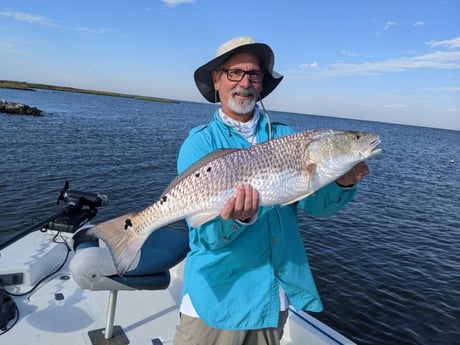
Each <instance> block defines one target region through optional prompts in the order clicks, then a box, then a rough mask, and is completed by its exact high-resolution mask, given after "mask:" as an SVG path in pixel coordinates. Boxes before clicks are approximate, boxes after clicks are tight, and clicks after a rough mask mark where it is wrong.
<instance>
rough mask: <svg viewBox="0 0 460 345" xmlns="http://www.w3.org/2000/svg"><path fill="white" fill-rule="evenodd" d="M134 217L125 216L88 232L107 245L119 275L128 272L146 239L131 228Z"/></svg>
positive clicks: (131, 214) (130, 215)
mask: <svg viewBox="0 0 460 345" xmlns="http://www.w3.org/2000/svg"><path fill="white" fill-rule="evenodd" d="M134 215H135V213H130V214H126V215H124V216H121V217H118V218H115V219H112V220H109V221H107V222H104V223H101V224H98V225H96V226H95V227H93V228H92V229H90V230H89V231H88V234H90V235H94V236H96V237H98V238H100V239H101V240H103V241H104V242H105V243H106V244H107V247H108V248H109V250H110V253H111V254H112V258H113V262H114V263H115V267H116V268H117V272H118V274H120V275H123V274H124V273H125V272H126V271H128V269H129V268H130V266H131V264H132V263H133V261H134V260H135V259H136V255H137V253H138V252H139V251H140V249H141V247H142V245H143V244H144V241H145V239H146V237H145V236H140V235H139V233H138V232H137V231H135V227H134V226H132V224H131V219H133V217H134Z"/></svg>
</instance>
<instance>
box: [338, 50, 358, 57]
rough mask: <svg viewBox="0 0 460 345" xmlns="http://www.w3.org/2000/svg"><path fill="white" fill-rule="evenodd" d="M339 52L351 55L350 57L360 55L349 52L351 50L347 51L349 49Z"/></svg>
mask: <svg viewBox="0 0 460 345" xmlns="http://www.w3.org/2000/svg"><path fill="white" fill-rule="evenodd" d="M341 53H342V54H343V55H346V56H352V57H356V56H360V54H358V53H354V52H351V51H349V50H342V51H341Z"/></svg>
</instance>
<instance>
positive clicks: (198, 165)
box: [163, 149, 241, 195]
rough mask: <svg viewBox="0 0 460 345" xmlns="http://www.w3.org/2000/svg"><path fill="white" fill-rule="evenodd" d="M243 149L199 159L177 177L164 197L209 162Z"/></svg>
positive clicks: (212, 154) (219, 151)
mask: <svg viewBox="0 0 460 345" xmlns="http://www.w3.org/2000/svg"><path fill="white" fill-rule="evenodd" d="M240 150H241V149H220V150H217V151H213V152H211V153H210V154H208V155H206V156H204V157H203V158H201V159H199V160H198V161H196V162H195V163H193V164H192V165H191V166H189V167H188V168H187V169H186V170H184V171H183V172H182V173H181V174H180V175H179V176H177V177H176V178H175V179H174V180H172V181H171V183H170V184H169V185H168V187H166V189H165V190H164V192H163V195H164V194H166V193H167V192H168V191H169V190H171V189H173V188H174V187H175V186H176V185H177V184H178V183H179V182H180V181H182V180H183V179H184V178H186V177H187V176H189V175H190V174H192V173H193V172H195V171H196V170H198V169H200V168H201V167H203V166H204V165H206V164H208V163H209V162H211V161H213V160H214V159H216V158H219V157H222V156H225V155H227V154H229V153H232V152H235V151H240Z"/></svg>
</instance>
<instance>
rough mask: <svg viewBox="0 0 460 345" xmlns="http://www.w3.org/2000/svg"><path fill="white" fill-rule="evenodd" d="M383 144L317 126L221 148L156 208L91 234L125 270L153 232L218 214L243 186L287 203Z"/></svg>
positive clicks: (264, 202) (264, 201)
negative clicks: (237, 146) (176, 222)
mask: <svg viewBox="0 0 460 345" xmlns="http://www.w3.org/2000/svg"><path fill="white" fill-rule="evenodd" d="M379 143H380V140H379V137H378V135H375V134H371V133H367V132H357V131H338V130H313V131H304V132H299V133H296V134H292V135H288V136H284V137H279V138H276V139H273V140H270V141H267V142H264V143H261V144H257V145H253V146H251V147H249V148H247V149H238V150H237V149H224V150H219V151H216V152H213V153H211V154H210V155H208V156H206V157H204V158H203V159H201V160H200V161H198V162H197V163H195V164H193V165H192V166H191V167H190V168H189V169H187V170H186V171H184V172H183V173H182V174H181V175H179V176H178V177H177V178H176V179H174V180H173V181H172V182H171V183H170V185H169V186H168V187H167V188H166V189H165V191H164V192H163V194H162V195H161V197H160V198H159V200H158V201H157V202H155V203H154V204H152V205H151V206H149V207H147V208H146V209H144V210H142V211H140V212H133V213H129V214H127V215H124V216H121V217H118V218H115V219H113V220H109V221H107V222H104V223H101V224H99V225H97V226H95V227H93V228H92V229H91V230H90V231H89V233H90V234H93V235H95V236H97V237H99V238H100V239H102V240H103V241H105V242H106V243H107V246H108V248H109V250H110V252H111V254H112V257H113V259H114V263H115V265H116V267H117V270H118V272H119V274H123V273H125V272H126V271H127V270H128V269H129V268H130V265H131V263H132V262H133V261H134V259H135V258H136V255H137V253H138V251H139V250H140V248H141V247H142V244H143V243H144V241H145V240H146V239H147V237H148V236H149V235H150V234H151V233H152V232H153V231H155V230H156V229H159V228H161V227H163V226H165V225H167V224H170V223H172V222H175V221H177V220H180V219H183V218H187V220H188V222H189V224H190V225H191V226H194V227H197V226H200V225H202V224H204V223H205V222H207V221H209V220H211V219H213V218H215V217H217V216H218V215H219V213H220V210H221V209H222V208H223V206H224V204H225V202H226V200H228V198H230V197H232V196H234V194H235V190H236V187H237V185H238V184H250V185H252V186H253V187H254V188H255V189H256V190H257V191H258V193H259V206H270V205H276V204H280V205H287V204H290V203H293V202H296V201H298V200H300V199H302V198H305V197H306V196H308V195H310V194H312V193H314V192H315V191H317V190H318V189H320V188H321V187H323V186H325V185H327V184H328V183H331V182H332V181H334V180H336V179H337V178H339V177H340V176H342V175H344V174H346V173H347V172H348V171H349V170H350V169H351V168H353V166H354V165H356V164H357V163H359V162H362V161H364V160H365V159H367V158H370V157H372V156H375V155H376V154H378V153H380V151H381V150H380V149H377V146H378V144H379Z"/></svg>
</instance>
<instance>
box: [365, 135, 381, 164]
mask: <svg viewBox="0 0 460 345" xmlns="http://www.w3.org/2000/svg"><path fill="white" fill-rule="evenodd" d="M380 143H381V140H380V137H377V138H376V139H374V140H372V141H371V142H370V144H369V146H368V147H367V149H366V150H365V151H364V152H360V153H359V155H360V156H361V158H362V159H363V160H364V159H368V158H371V157H374V156H376V155H378V154H380V153H381V152H382V149H381V148H379V147H378V146H379V144H380Z"/></svg>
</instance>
